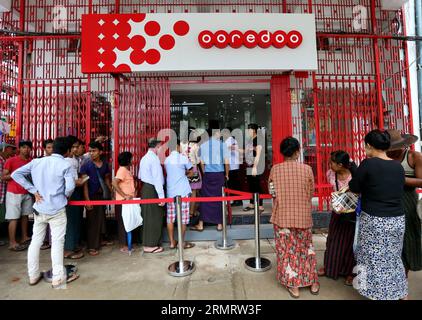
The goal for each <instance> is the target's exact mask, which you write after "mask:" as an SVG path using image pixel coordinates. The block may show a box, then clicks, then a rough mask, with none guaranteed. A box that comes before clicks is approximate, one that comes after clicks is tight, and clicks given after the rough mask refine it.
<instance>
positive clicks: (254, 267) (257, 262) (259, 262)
mask: <svg viewBox="0 0 422 320" xmlns="http://www.w3.org/2000/svg"><path fill="white" fill-rule="evenodd" d="M253 199H254V213H255V257H251V258H248V259H246V260H245V267H246V269H248V270H251V271H255V272H264V271H267V270H270V269H271V261H270V260H269V259H267V258H261V244H260V234H259V233H260V217H259V193H254V195H253Z"/></svg>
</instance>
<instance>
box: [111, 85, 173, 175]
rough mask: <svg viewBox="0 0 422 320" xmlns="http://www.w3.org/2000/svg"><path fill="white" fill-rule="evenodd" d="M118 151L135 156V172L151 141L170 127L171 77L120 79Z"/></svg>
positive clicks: (117, 107) (116, 150) (116, 149)
mask: <svg viewBox="0 0 422 320" xmlns="http://www.w3.org/2000/svg"><path fill="white" fill-rule="evenodd" d="M116 109H117V110H118V111H117V122H116V125H118V129H117V130H118V134H117V137H115V138H116V140H115V141H116V147H115V156H114V158H115V160H116V159H117V154H118V152H122V151H130V152H132V154H133V155H134V171H135V172H137V170H138V165H139V161H140V159H141V156H143V155H144V154H145V153H146V151H147V150H148V146H147V140H148V139H149V138H151V137H157V134H158V133H159V132H160V130H163V129H168V128H170V84H169V81H168V79H167V78H137V77H133V78H126V79H124V80H120V89H119V99H118V103H117V105H116Z"/></svg>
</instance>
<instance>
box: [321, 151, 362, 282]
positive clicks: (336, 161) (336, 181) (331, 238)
mask: <svg viewBox="0 0 422 320" xmlns="http://www.w3.org/2000/svg"><path fill="white" fill-rule="evenodd" d="M330 167H331V169H330V170H328V172H327V180H328V182H329V183H330V184H331V185H332V186H333V188H334V190H335V191H338V190H340V189H343V188H344V187H348V185H349V181H350V180H352V172H353V171H354V170H355V169H356V165H355V163H353V162H350V156H349V155H348V154H347V153H346V152H344V151H341V150H340V151H335V152H332V153H331V161H330ZM355 222H356V214H355V213H354V212H353V213H347V214H337V213H335V212H332V214H331V220H330V225H329V227H328V237H327V244H326V246H327V247H326V250H325V254H324V267H322V268H321V269H319V270H318V275H319V276H326V277H329V278H332V279H334V280H337V279H338V278H339V277H345V278H346V281H345V285H347V286H352V285H353V268H354V267H355V265H356V261H355V257H354V254H353V239H354V237H355Z"/></svg>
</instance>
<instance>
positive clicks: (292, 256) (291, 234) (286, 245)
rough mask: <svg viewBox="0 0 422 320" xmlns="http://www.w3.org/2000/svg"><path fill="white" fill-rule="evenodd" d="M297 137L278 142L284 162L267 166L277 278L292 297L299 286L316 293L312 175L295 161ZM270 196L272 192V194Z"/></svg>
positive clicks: (317, 285)
mask: <svg viewBox="0 0 422 320" xmlns="http://www.w3.org/2000/svg"><path fill="white" fill-rule="evenodd" d="M299 149H300V145H299V141H298V140H297V139H295V138H292V137H288V138H286V139H284V140H283V141H282V142H281V146H280V151H281V153H282V154H283V156H284V162H283V163H279V164H276V165H274V166H273V167H272V168H271V172H270V178H269V182H270V183H272V185H273V186H274V192H275V198H274V205H273V212H272V215H271V223H272V224H274V233H275V245H276V255H277V280H278V281H279V282H280V284H281V285H283V286H284V287H285V288H286V289H287V290H288V291H289V293H290V296H292V297H293V298H299V294H300V293H299V291H300V288H305V287H307V288H309V290H310V292H311V293H312V294H314V295H317V294H318V293H319V282H318V274H317V260H316V253H315V249H314V245H313V242H312V196H313V194H314V176H313V173H312V169H311V167H310V166H308V165H306V164H303V163H299V162H298V159H299V155H300V151H299ZM273 196H274V195H273Z"/></svg>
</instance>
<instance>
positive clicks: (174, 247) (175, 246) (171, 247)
mask: <svg viewBox="0 0 422 320" xmlns="http://www.w3.org/2000/svg"><path fill="white" fill-rule="evenodd" d="M178 244H179V242H177V241H176V244H175V245H174V246H172V245H170V249H176V248H177V245H178Z"/></svg>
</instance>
